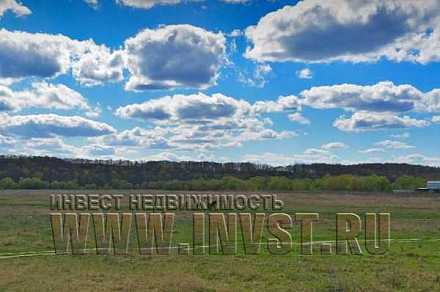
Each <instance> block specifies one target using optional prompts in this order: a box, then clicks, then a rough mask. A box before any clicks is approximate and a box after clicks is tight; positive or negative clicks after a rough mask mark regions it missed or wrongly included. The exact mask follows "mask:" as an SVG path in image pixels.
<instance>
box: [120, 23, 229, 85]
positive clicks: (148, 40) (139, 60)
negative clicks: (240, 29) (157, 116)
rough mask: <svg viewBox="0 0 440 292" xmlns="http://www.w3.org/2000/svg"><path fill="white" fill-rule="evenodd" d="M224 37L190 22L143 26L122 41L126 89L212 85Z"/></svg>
mask: <svg viewBox="0 0 440 292" xmlns="http://www.w3.org/2000/svg"><path fill="white" fill-rule="evenodd" d="M225 51H226V46H225V38H224V36H223V34H221V33H213V32H209V31H206V30H204V29H202V28H198V27H195V26H191V25H169V26H163V27H159V28H157V29H146V30H144V31H142V32H140V33H139V34H137V35H136V36H135V37H132V38H129V39H128V40H126V41H125V54H126V58H127V66H128V70H129V71H130V73H131V76H130V79H129V80H128V82H127V84H126V89H128V90H146V89H165V88H176V87H193V88H206V87H209V86H211V85H213V84H215V82H216V80H217V77H218V75H219V69H220V68H221V66H222V65H223V63H224V61H225V58H226V57H225Z"/></svg>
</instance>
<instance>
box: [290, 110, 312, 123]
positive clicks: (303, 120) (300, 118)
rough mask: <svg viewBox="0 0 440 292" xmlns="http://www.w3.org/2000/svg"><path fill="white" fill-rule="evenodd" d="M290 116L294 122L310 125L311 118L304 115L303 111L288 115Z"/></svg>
mask: <svg viewBox="0 0 440 292" xmlns="http://www.w3.org/2000/svg"><path fill="white" fill-rule="evenodd" d="M288 118H289V120H290V121H292V122H297V123H299V124H302V125H310V120H309V119H308V118H306V117H304V116H303V115H302V114H301V113H293V114H290V115H288Z"/></svg>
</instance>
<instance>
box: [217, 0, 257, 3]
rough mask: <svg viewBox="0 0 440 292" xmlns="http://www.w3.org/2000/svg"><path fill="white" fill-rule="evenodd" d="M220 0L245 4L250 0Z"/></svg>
mask: <svg viewBox="0 0 440 292" xmlns="http://www.w3.org/2000/svg"><path fill="white" fill-rule="evenodd" d="M221 1H222V2H225V3H228V4H245V3H249V2H250V0H221Z"/></svg>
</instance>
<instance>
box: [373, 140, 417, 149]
mask: <svg viewBox="0 0 440 292" xmlns="http://www.w3.org/2000/svg"><path fill="white" fill-rule="evenodd" d="M374 145H376V146H380V147H384V148H387V149H411V148H415V147H414V146H412V145H408V144H407V143H405V142H401V141H393V140H385V141H381V142H377V143H375V144H374Z"/></svg>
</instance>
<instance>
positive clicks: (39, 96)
mask: <svg viewBox="0 0 440 292" xmlns="http://www.w3.org/2000/svg"><path fill="white" fill-rule="evenodd" d="M25 108H47V109H62V110H71V109H81V110H85V111H86V112H87V113H92V112H94V111H93V109H92V108H91V107H90V106H89V105H88V103H87V100H86V99H85V98H84V97H83V96H82V95H81V94H80V93H79V92H77V91H75V90H73V89H71V88H69V87H67V86H65V85H63V84H50V83H47V82H44V81H43V82H34V83H32V85H31V88H29V89H25V90H22V91H13V90H11V89H10V88H8V87H6V86H3V85H0V111H11V110H21V109H25Z"/></svg>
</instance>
